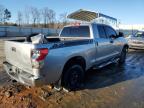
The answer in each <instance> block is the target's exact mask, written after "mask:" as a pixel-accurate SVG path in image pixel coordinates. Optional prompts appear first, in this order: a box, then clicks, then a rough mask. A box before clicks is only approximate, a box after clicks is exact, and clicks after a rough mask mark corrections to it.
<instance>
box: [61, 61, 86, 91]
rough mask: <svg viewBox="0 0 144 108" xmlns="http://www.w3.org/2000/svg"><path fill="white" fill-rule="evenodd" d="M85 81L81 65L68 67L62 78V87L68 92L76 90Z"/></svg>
mask: <svg viewBox="0 0 144 108" xmlns="http://www.w3.org/2000/svg"><path fill="white" fill-rule="evenodd" d="M83 79H84V70H83V68H82V66H80V65H79V64H75V65H72V66H70V67H68V68H67V69H66V70H65V72H64V75H63V78H62V85H63V86H64V87H65V88H66V89H68V90H76V89H78V88H79V87H80V86H81V83H82V81H83Z"/></svg>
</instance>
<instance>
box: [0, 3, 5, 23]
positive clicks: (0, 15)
mask: <svg viewBox="0 0 144 108" xmlns="http://www.w3.org/2000/svg"><path fill="white" fill-rule="evenodd" d="M4 10H5V7H4V6H3V5H0V23H3V19H4Z"/></svg>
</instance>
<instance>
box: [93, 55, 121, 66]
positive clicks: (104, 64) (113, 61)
mask: <svg viewBox="0 0 144 108" xmlns="http://www.w3.org/2000/svg"><path fill="white" fill-rule="evenodd" d="M118 60H119V58H117V59H113V60H110V61H108V62H104V63H102V64H100V65H95V66H94V67H93V69H100V68H102V67H105V66H107V65H109V64H112V63H117V62H118Z"/></svg>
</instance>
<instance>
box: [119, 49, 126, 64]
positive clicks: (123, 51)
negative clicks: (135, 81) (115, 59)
mask: <svg viewBox="0 0 144 108" xmlns="http://www.w3.org/2000/svg"><path fill="white" fill-rule="evenodd" d="M126 53H127V48H126V47H124V48H123V50H122V52H121V55H120V59H119V64H123V63H125V60H126Z"/></svg>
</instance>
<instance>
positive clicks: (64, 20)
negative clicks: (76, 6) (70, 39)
mask: <svg viewBox="0 0 144 108" xmlns="http://www.w3.org/2000/svg"><path fill="white" fill-rule="evenodd" d="M60 21H61V22H62V25H63V26H65V25H66V24H67V22H68V20H67V13H62V14H60Z"/></svg>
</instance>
